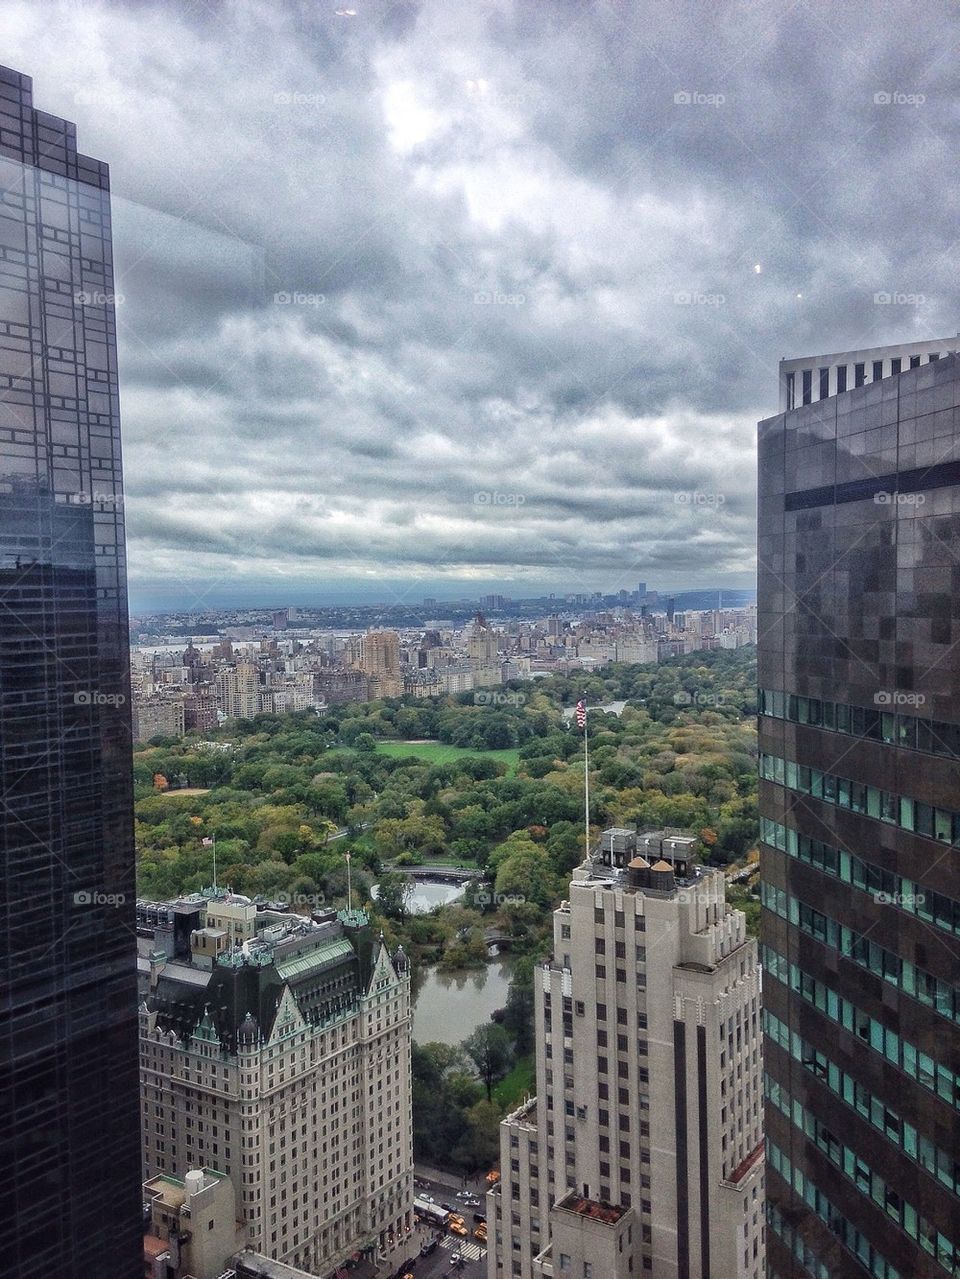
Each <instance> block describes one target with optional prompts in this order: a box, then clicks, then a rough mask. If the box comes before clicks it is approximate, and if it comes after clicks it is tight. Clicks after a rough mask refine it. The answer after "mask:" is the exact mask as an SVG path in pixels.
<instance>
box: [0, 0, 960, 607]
mask: <svg viewBox="0 0 960 1279" xmlns="http://www.w3.org/2000/svg"><path fill="white" fill-rule="evenodd" d="M354 7H355V8H356V9H357V13H356V16H355V17H348V16H339V15H337V14H336V12H335V7H334V6H333V5H329V6H326V5H323V6H321V5H318V4H315V3H313V0H311V3H309V4H307V3H303V4H300V3H296V2H291V3H288V4H283V5H272V4H267V3H253V2H251V0H238V3H236V4H233V5H231V6H229V7H223V6H204V5H193V6H183V5H179V4H178V5H173V4H171V5H168V6H166V7H163V6H153V7H141V6H132V5H131V6H122V5H103V6H101V5H95V4H87V3H85V2H84V0H79V2H74V3H69V4H68V3H64V4H52V3H51V4H47V3H39V4H37V3H31V4H29V5H28V4H21V5H17V4H14V5H12V6H8V21H7V28H8V30H7V35H8V41H7V49H6V53H5V55H4V57H5V59H6V60H7V61H8V62H10V63H11V64H13V65H15V66H17V67H18V68H19V69H22V70H24V71H27V72H29V73H30V74H32V75H33V76H34V77H35V92H36V100H37V102H38V103H39V104H40V105H41V106H42V107H43V108H44V109H47V110H50V111H54V112H59V113H61V114H63V115H66V116H68V117H70V118H73V119H76V120H77V122H78V125H79V134H80V144H81V147H82V148H83V149H85V150H87V151H89V152H90V153H92V154H95V155H98V156H102V157H104V158H106V159H108V160H109V161H110V164H111V168H112V181H113V189H114V201H115V205H114V219H115V236H116V260H117V287H118V292H119V293H121V294H122V296H123V301H122V303H121V304H120V306H119V307H118V323H119V329H120V341H121V371H122V377H123V381H122V392H123V395H122V406H123V412H124V440H125V470H126V481H127V494H128V497H127V504H126V510H127V519H128V535H129V542H130V564H131V575H132V580H133V582H134V584H136V583H137V582H140V583H152V584H162V583H164V582H171V583H176V582H177V581H179V580H181V579H182V578H183V577H184V575H185V569H186V568H188V569H189V575H190V577H191V580H196V581H208V582H211V583H222V582H235V583H237V584H238V587H240V588H242V587H247V588H253V587H254V586H259V585H260V584H262V583H270V582H288V583H292V582H304V581H310V580H312V579H314V578H315V576H316V575H317V574H318V573H321V572H322V574H323V575H324V580H327V581H330V580H333V579H336V578H340V579H358V578H360V577H362V576H366V577H368V578H369V577H371V576H373V577H382V578H384V579H387V578H391V577H395V576H397V575H398V574H405V575H407V576H409V577H411V578H415V577H417V576H419V575H424V574H429V576H430V578H431V579H432V580H437V579H439V578H442V577H443V576H444V575H448V576H449V577H451V578H452V579H457V578H462V579H465V580H466V579H473V580H477V581H479V580H484V581H491V580H497V579H501V580H504V581H508V580H510V579H511V578H515V579H523V580H527V581H530V580H534V579H535V580H537V581H538V582H540V583H546V582H551V583H555V584H556V585H559V586H561V587H562V586H569V587H570V588H572V589H586V588H593V587H597V586H604V587H608V588H611V587H619V586H621V585H632V584H633V583H634V581H635V580H636V579H637V578H638V577H640V578H646V579H647V580H648V581H650V582H652V583H654V584H661V585H667V584H676V583H683V584H691V585H692V584H695V583H712V582H716V581H721V580H722V581H726V582H729V583H730V584H746V583H748V582H749V581H750V575H751V571H752V561H753V542H754V529H753V520H754V483H753V467H754V450H753V439H754V430H755V423H756V419H757V418H758V417H760V416H764V415H767V414H769V413H770V412H771V411H773V410H774V409H775V407H776V362H777V360H778V359H779V358H780V357H781V356H783V355H787V354H791V355H792V354H800V353H804V352H807V351H814V350H830V349H844V348H850V347H855V346H860V345H872V344H879V343H881V342H885V341H894V340H912V339H919V338H923V337H927V336H942V335H944V334H948V333H952V332H956V329H957V312H956V302H957V286H956V276H957V270H956V268H957V254H958V248H957V231H956V226H957V212H958V210H957V203H958V196H957V192H956V190H955V187H954V184H952V182H951V181H950V180H949V176H948V175H949V174H950V173H951V171H952V166H953V164H954V157H955V154H956V142H957V111H956V106H955V98H954V96H953V94H952V92H951V86H950V76H951V73H952V67H953V65H954V63H955V54H956V50H957V44H958V25H957V21H958V19H957V9H956V7H951V6H947V5H944V4H941V3H939V2H938V3H933V2H932V0H930V2H926V0H920V2H915V0H914V2H910V3H907V2H904V3H889V2H888V3H884V2H882V0H881V2H880V3H878V2H877V0H863V2H862V3H849V4H844V5H842V6H838V5H836V4H833V3H827V2H826V0H820V2H817V3H810V2H808V3H801V4H796V3H795V2H794V0H727V2H726V3H696V4H693V3H677V4H669V5H665V4H660V3H655V2H653V0H649V2H644V3H636V2H635V0H599V2H598V3H582V4H580V3H577V4H573V3H552V4H551V3H544V4H531V3H528V2H527V0H483V2H481V3H469V4H467V3H461V2H460V0H429V2H426V3H423V4H414V3H409V2H408V0H396V2H393V3H389V2H387V0H383V2H382V3H372V4H364V3H358V4H357V5H355V6H354ZM881 291H886V292H891V293H900V294H911V295H915V303H914V304H911V305H878V304H876V303H875V301H874V295H875V294H876V293H877V292H881Z"/></svg>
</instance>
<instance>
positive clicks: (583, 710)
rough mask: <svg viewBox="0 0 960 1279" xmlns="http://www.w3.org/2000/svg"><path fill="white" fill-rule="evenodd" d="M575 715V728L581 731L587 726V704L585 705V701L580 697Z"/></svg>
mask: <svg viewBox="0 0 960 1279" xmlns="http://www.w3.org/2000/svg"><path fill="white" fill-rule="evenodd" d="M576 715H577V728H579V729H580V730H581V731H582V730H583V729H584V728H586V726H587V705H586V702H584V700H583V698H582V697H581V698H580V700H579V702H577V711H576Z"/></svg>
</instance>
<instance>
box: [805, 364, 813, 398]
mask: <svg viewBox="0 0 960 1279" xmlns="http://www.w3.org/2000/svg"><path fill="white" fill-rule="evenodd" d="M812 387H813V370H812V369H804V370H803V403H804V404H809V403H810V401H811V400H812V399H813V390H812Z"/></svg>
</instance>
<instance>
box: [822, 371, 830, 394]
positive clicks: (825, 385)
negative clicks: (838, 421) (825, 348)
mask: <svg viewBox="0 0 960 1279" xmlns="http://www.w3.org/2000/svg"><path fill="white" fill-rule="evenodd" d="M829 394H830V370H829V369H821V370H820V399H821V400H825V399H826V398H827V396H828V395H829Z"/></svg>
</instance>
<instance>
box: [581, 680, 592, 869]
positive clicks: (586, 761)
mask: <svg viewBox="0 0 960 1279" xmlns="http://www.w3.org/2000/svg"><path fill="white" fill-rule="evenodd" d="M583 822H584V824H583V850H584V859H588V858H589V857H590V748H589V746H588V744H587V695H586V693H584V695H583Z"/></svg>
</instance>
